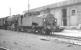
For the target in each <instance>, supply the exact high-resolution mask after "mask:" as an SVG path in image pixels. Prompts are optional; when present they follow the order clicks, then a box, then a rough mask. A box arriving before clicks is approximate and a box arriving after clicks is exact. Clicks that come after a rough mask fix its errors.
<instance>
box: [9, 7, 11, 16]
mask: <svg viewBox="0 0 81 50" xmlns="http://www.w3.org/2000/svg"><path fill="white" fill-rule="evenodd" d="M9 10H10V17H11V8H9Z"/></svg>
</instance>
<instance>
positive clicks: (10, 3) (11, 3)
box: [0, 0, 64, 18]
mask: <svg viewBox="0 0 81 50" xmlns="http://www.w3.org/2000/svg"><path fill="white" fill-rule="evenodd" d="M61 1H64V0H30V9H33V8H37V7H42V6H45V5H48V4H53V3H56V2H61ZM10 8H11V14H12V15H15V14H22V12H23V11H25V10H27V9H28V0H0V18H2V17H6V16H9V15H10V10H9V9H10Z"/></svg>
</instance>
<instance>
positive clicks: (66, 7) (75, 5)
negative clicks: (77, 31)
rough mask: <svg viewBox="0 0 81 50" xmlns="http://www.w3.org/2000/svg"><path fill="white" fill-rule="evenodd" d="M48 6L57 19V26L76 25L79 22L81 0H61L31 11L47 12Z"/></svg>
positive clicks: (80, 17) (80, 21)
mask: <svg viewBox="0 0 81 50" xmlns="http://www.w3.org/2000/svg"><path fill="white" fill-rule="evenodd" d="M47 8H50V11H51V14H53V15H54V17H55V18H56V19H57V25H58V26H64V27H66V26H69V27H70V26H78V25H79V24H81V0H68V1H63V2H59V3H55V4H51V5H47V6H43V7H39V8H36V9H32V10H31V11H37V12H40V15H42V14H45V13H46V12H47Z"/></svg>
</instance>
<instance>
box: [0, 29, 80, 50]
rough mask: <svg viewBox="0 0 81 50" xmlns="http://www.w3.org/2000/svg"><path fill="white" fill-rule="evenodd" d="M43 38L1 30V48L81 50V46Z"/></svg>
mask: <svg viewBox="0 0 81 50" xmlns="http://www.w3.org/2000/svg"><path fill="white" fill-rule="evenodd" d="M41 37H42V36H40V35H34V34H29V33H22V32H14V31H8V30H0V47H4V48H7V49H10V50H81V46H78V45H73V44H68V43H65V42H61V41H58V40H46V39H42V38H41ZM53 38H54V37H53Z"/></svg>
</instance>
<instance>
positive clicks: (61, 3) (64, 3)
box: [30, 0, 81, 11]
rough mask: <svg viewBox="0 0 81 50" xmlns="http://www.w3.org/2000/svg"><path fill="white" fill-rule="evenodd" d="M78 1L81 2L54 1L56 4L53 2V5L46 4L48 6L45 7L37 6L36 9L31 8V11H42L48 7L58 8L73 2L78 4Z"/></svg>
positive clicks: (80, 0)
mask: <svg viewBox="0 0 81 50" xmlns="http://www.w3.org/2000/svg"><path fill="white" fill-rule="evenodd" d="M77 3H81V0H66V1H63V2H59V3H54V4H51V5H46V6H43V7H39V8H35V9H32V10H30V11H41V10H45V9H46V8H57V7H62V6H67V5H73V4H77Z"/></svg>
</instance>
